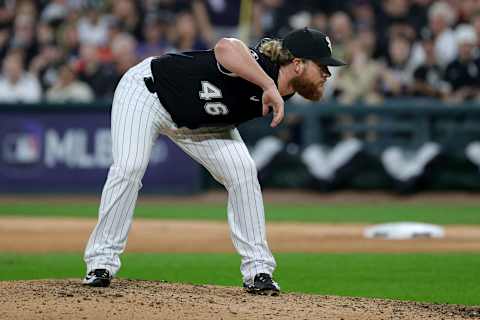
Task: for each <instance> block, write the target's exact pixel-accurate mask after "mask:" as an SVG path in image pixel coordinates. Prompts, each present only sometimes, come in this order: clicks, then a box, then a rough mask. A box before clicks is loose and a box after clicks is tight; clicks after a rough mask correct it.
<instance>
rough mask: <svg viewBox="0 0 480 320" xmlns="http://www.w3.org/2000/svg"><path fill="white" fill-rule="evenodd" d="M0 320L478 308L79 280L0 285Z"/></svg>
mask: <svg viewBox="0 0 480 320" xmlns="http://www.w3.org/2000/svg"><path fill="white" fill-rule="evenodd" d="M0 291H1V292H2V295H1V297H0V305H2V308H1V309H0V319H6V320H20V319H21V320H27V319H58V320H61V319H65V320H66V319H88V320H90V319H91V320H97V319H119V320H123V319H125V320H134V319H158V320H166V319H223V320H227V319H276V320H277V319H289V320H291V319H319V320H321V319H329V320H333V319H335V320H341V319H343V320H380V319H382V320H383V319H395V320H424V319H430V320H440V319H443V320H457V319H473V318H477V317H480V308H475V307H464V306H456V305H433V304H425V303H415V302H404V301H394V300H380V299H366V298H348V297H334V296H319V295H305V294H282V295H280V296H279V297H265V296H251V295H248V294H246V293H245V292H244V291H243V290H242V289H240V288H231V287H217V286H205V285H187V284H169V283H162V282H153V281H139V280H135V281H134V280H118V279H117V280H116V281H114V282H113V283H112V286H111V287H110V288H98V289H97V288H90V287H82V286H81V285H80V284H79V281H78V280H44V281H40V280H35V281H15V282H9V281H4V282H0Z"/></svg>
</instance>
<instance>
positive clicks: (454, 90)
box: [445, 24, 480, 103]
mask: <svg viewBox="0 0 480 320" xmlns="http://www.w3.org/2000/svg"><path fill="white" fill-rule="evenodd" d="M455 36H456V40H457V44H458V46H459V50H458V56H457V58H456V59H455V60H454V61H453V62H451V63H450V64H449V65H448V67H447V70H446V72H445V80H446V81H447V82H448V83H449V84H450V86H451V93H450V94H449V96H448V101H449V102H452V103H460V102H463V101H465V100H471V99H474V98H478V97H479V94H478V92H479V89H480V59H479V58H476V57H475V56H474V51H475V48H476V44H477V35H476V33H475V29H474V28H473V27H472V26H471V25H467V24H462V25H459V26H458V27H457V29H456V30H455Z"/></svg>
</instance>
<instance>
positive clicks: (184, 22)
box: [170, 11, 208, 51]
mask: <svg viewBox="0 0 480 320" xmlns="http://www.w3.org/2000/svg"><path fill="white" fill-rule="evenodd" d="M170 41H171V43H172V44H173V46H174V48H175V49H176V50H178V51H188V50H205V49H208V45H207V44H206V43H205V42H204V41H203V40H202V39H201V38H200V36H199V34H198V33H197V27H196V23H195V19H194V17H193V15H192V13H190V12H188V11H184V12H180V13H179V14H177V17H176V19H175V25H174V26H173V28H172V29H171V32H170Z"/></svg>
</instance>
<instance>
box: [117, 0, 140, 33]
mask: <svg viewBox="0 0 480 320" xmlns="http://www.w3.org/2000/svg"><path fill="white" fill-rule="evenodd" d="M112 14H113V18H115V20H116V21H117V23H119V24H120V25H121V29H122V31H123V32H128V33H130V34H131V35H133V36H134V37H135V38H136V39H140V37H141V36H142V19H141V17H142V15H141V13H140V8H139V7H138V6H137V4H136V2H135V1H133V0H115V1H113V2H112Z"/></svg>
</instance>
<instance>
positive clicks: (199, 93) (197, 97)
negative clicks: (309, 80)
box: [145, 49, 291, 129]
mask: <svg viewBox="0 0 480 320" xmlns="http://www.w3.org/2000/svg"><path fill="white" fill-rule="evenodd" d="M250 53H251V55H252V57H254V58H255V59H256V60H257V62H258V64H259V65H260V66H261V67H262V68H263V70H264V71H265V72H266V73H267V74H268V75H269V76H270V77H271V78H272V79H273V80H274V81H275V84H277V79H278V71H279V66H278V65H277V64H275V63H273V62H272V61H271V60H270V59H269V58H268V57H267V56H265V55H263V54H262V53H260V52H259V51H258V50H257V49H250ZM151 68H152V75H153V79H148V78H147V79H146V81H145V82H146V84H147V87H149V90H150V91H152V92H156V94H157V96H158V98H159V99H160V102H161V103H162V105H163V107H164V108H165V109H166V110H167V111H168V112H169V113H170V115H171V117H172V120H173V121H174V122H175V123H176V124H177V126H178V127H188V128H190V129H195V128H199V127H212V126H215V127H218V126H226V125H238V124H240V123H242V122H245V121H248V120H250V119H253V118H256V117H261V116H262V94H263V90H262V89H261V88H260V87H259V86H257V85H255V84H253V83H251V82H249V81H247V80H245V79H242V78H240V77H238V76H237V75H235V74H232V73H231V72H229V71H228V70H226V69H225V68H223V67H222V66H221V65H220V64H219V63H217V60H216V59H215V55H214V52H213V50H205V51H191V52H183V53H169V54H165V55H163V56H161V57H157V58H154V59H153V60H152V62H151ZM290 97H291V96H287V97H284V100H287V99H288V98H290Z"/></svg>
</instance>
